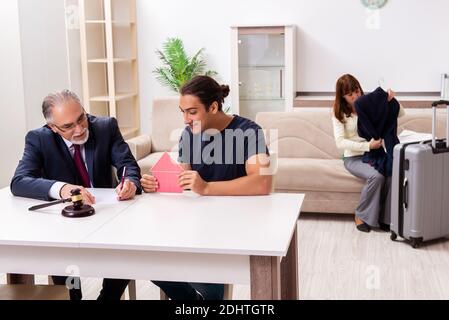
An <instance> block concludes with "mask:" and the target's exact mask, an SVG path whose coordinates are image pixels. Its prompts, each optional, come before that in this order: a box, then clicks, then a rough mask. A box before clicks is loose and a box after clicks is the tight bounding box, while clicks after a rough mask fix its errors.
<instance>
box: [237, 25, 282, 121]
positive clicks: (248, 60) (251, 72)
mask: <svg viewBox="0 0 449 320" xmlns="http://www.w3.org/2000/svg"><path fill="white" fill-rule="evenodd" d="M284 41H285V39H284V35H283V34H240V35H239V40H238V48H239V50H238V51H239V52H238V56H239V99H240V115H241V116H243V117H247V118H250V119H253V120H254V119H255V117H256V114H257V113H258V112H261V111H284V107H285V89H284V86H283V84H284V83H285V58H284V57H285V55H284Z"/></svg>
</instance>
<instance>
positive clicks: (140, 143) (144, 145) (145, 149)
mask: <svg viewBox="0 0 449 320" xmlns="http://www.w3.org/2000/svg"><path fill="white" fill-rule="evenodd" d="M126 143H128V145H129V148H130V149H131V153H132V154H133V156H134V158H136V160H137V161H138V160H140V159H142V158H144V157H146V156H147V155H149V154H150V153H151V137H150V136H149V135H145V134H143V135H140V136H138V137H135V138H131V139H129V140H126Z"/></svg>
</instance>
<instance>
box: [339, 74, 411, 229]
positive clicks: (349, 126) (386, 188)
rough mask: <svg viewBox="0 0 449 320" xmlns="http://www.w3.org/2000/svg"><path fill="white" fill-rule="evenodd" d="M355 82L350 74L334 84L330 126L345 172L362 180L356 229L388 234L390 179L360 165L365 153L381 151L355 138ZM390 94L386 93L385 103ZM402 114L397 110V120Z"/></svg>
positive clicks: (357, 90)
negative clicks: (380, 230)
mask: <svg viewBox="0 0 449 320" xmlns="http://www.w3.org/2000/svg"><path fill="white" fill-rule="evenodd" d="M363 94H364V93H363V90H362V87H361V86H360V83H359V81H358V80H357V79H356V78H355V77H353V76H352V75H350V74H345V75H343V76H341V77H340V78H339V79H338V80H337V85H336V92H335V102H334V110H333V117H332V122H333V125H334V137H335V142H336V144H337V148H339V149H343V150H344V165H345V168H346V169H347V170H348V171H349V172H350V173H351V174H353V175H354V176H356V177H359V178H361V179H363V180H365V185H364V187H363V189H362V193H361V197H360V202H359V205H358V206H357V208H356V210H355V223H356V226H357V229H358V230H360V231H363V232H370V231H371V228H372V227H376V228H377V227H380V228H381V229H382V230H385V231H389V226H390V189H391V177H384V176H383V175H382V174H381V173H379V172H378V171H377V170H376V169H374V167H372V166H371V165H370V164H368V163H364V162H363V161H362V156H363V154H364V153H365V152H366V151H370V150H372V149H378V148H381V147H382V143H383V141H382V139H379V140H374V139H371V141H366V140H365V139H363V138H361V137H360V136H359V135H358V134H357V113H356V110H355V107H354V102H355V100H357V98H358V97H360V96H361V95H363ZM393 98H394V92H393V91H391V90H388V101H390V100H391V99H393ZM404 114H405V112H404V108H403V107H402V106H400V110H399V115H398V116H399V117H401V116H403V115H404Z"/></svg>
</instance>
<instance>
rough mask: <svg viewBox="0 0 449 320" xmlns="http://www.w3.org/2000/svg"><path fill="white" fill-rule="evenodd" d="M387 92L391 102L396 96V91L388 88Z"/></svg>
mask: <svg viewBox="0 0 449 320" xmlns="http://www.w3.org/2000/svg"><path fill="white" fill-rule="evenodd" d="M387 92H388V102H390V101H391V100H392V99H393V98H394V96H395V93H394V91H393V90H391V89H388V91H387Z"/></svg>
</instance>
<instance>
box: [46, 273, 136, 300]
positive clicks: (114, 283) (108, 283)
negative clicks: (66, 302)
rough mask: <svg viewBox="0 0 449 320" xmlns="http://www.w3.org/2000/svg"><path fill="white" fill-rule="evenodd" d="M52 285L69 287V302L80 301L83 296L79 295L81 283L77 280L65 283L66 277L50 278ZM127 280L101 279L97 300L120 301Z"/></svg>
mask: <svg viewBox="0 0 449 320" xmlns="http://www.w3.org/2000/svg"><path fill="white" fill-rule="evenodd" d="M52 279H53V282H54V284H57V285H69V286H70V287H71V289H69V294H70V300H81V299H82V297H83V295H82V293H81V281H80V279H79V278H71V281H70V282H69V283H67V282H66V281H67V277H64V276H52ZM128 283H129V280H122V279H103V288H102V289H101V292H100V295H99V296H98V298H97V300H99V301H112V300H120V298H121V297H122V294H123V292H124V291H125V289H126V286H127V285H128Z"/></svg>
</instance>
